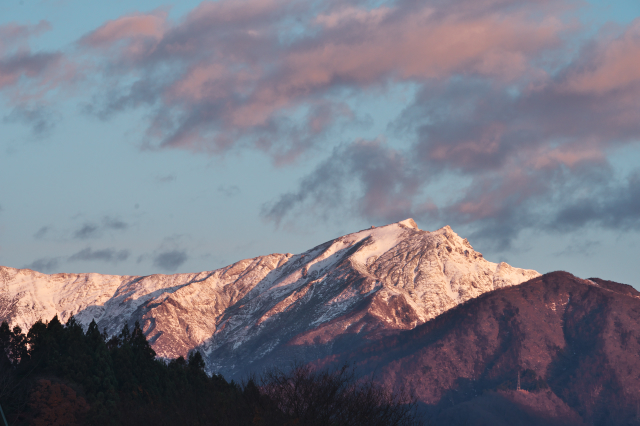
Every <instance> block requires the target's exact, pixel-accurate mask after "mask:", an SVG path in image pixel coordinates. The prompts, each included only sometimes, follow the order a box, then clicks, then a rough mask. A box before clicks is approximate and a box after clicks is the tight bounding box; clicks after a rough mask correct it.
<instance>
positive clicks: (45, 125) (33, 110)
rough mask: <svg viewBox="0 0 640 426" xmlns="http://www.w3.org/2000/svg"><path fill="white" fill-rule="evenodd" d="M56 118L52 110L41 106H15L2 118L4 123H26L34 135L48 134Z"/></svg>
mask: <svg viewBox="0 0 640 426" xmlns="http://www.w3.org/2000/svg"><path fill="white" fill-rule="evenodd" d="M58 120H59V118H58V117H57V116H56V114H54V113H53V111H51V110H50V109H49V108H46V107H43V106H34V107H27V106H16V107H14V108H13V109H12V110H11V112H10V113H9V114H8V115H5V116H4V117H3V119H2V121H3V122H4V123H22V124H26V125H27V126H29V127H30V128H31V132H32V133H33V134H34V135H35V136H46V135H48V134H49V133H50V132H51V131H52V130H53V128H54V127H55V125H56V122H57V121H58Z"/></svg>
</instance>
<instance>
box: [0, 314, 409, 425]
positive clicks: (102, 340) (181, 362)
mask: <svg viewBox="0 0 640 426" xmlns="http://www.w3.org/2000/svg"><path fill="white" fill-rule="evenodd" d="M0 349H2V350H1V351H0V406H1V407H2V409H3V411H4V414H5V416H6V418H7V422H8V423H9V424H10V425H38V426H44V425H85V424H86V425H140V424H154V425H176V424H180V425H230V426H231V425H233V426H235V425H265V426H270V425H278V426H281V425H300V426H301V425H311V426H316V425H318V426H320V425H323V426H324V425H335V426H338V425H355V426H358V425H380V426H382V425H384V426H387V425H398V426H400V425H403V426H404V425H417V424H419V421H418V419H417V417H416V405H415V401H413V400H411V399H410V398H408V397H407V396H406V395H404V394H402V393H400V394H394V393H392V392H389V391H388V390H386V389H384V388H383V387H380V386H378V385H376V384H375V382H374V381H373V380H371V379H368V380H363V379H360V378H358V376H357V375H356V372H355V370H354V369H353V368H350V367H349V366H347V365H345V366H342V367H341V368H338V369H333V370H317V369H314V368H311V367H309V366H307V365H303V364H297V365H293V366H291V367H290V368H288V369H281V368H276V367H274V368H272V369H270V370H267V371H265V372H263V373H262V374H261V375H259V376H253V377H250V378H248V379H247V380H245V381H244V382H242V383H236V382H234V381H231V382H228V381H227V380H225V378H224V377H222V376H221V375H217V374H214V375H208V374H206V372H205V363H204V359H203V358H202V355H201V354H200V353H199V352H197V351H192V352H191V353H190V354H189V355H188V357H187V358H186V359H185V358H184V357H180V358H177V359H174V360H171V361H168V362H167V361H166V360H162V359H158V358H157V357H156V353H155V352H154V350H153V349H152V348H151V346H150V345H149V342H148V341H147V339H146V337H145V335H144V333H143V331H142V329H141V327H140V325H139V324H138V323H137V322H136V323H135V325H134V326H133V328H132V329H131V328H130V327H129V326H128V325H127V324H125V325H124V327H123V328H122V331H121V332H120V333H119V334H118V335H115V336H107V334H106V333H105V332H104V331H103V332H100V331H99V329H98V326H97V324H96V323H95V321H92V322H91V324H89V326H88V327H87V329H86V331H85V330H84V329H83V327H82V326H81V325H80V324H79V323H78V322H77V321H76V320H75V319H74V318H73V317H72V318H70V319H69V321H68V322H67V323H66V324H62V323H61V322H60V320H59V319H58V317H57V316H56V317H54V318H53V319H52V320H51V321H49V322H42V321H38V322H37V323H35V324H34V325H33V326H32V327H31V328H30V330H29V331H28V332H27V333H26V334H25V333H23V331H22V330H21V329H20V327H14V328H13V329H11V328H10V327H9V325H8V324H7V322H3V323H2V324H1V325H0ZM1 421H2V420H0V422H1Z"/></svg>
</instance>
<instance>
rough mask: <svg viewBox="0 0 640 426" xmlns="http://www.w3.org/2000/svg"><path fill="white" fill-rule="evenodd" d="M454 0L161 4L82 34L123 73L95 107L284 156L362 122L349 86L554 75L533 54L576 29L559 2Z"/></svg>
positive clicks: (172, 140) (217, 148)
mask: <svg viewBox="0 0 640 426" xmlns="http://www.w3.org/2000/svg"><path fill="white" fill-rule="evenodd" d="M451 3H452V4H448V3H439V2H423V3H412V2H397V3H392V4H389V5H384V4H383V5H381V6H379V7H374V8H370V7H366V6H362V5H359V4H357V3H356V4H349V3H345V4H338V3H333V2H324V3H322V2H321V3H300V2H290V1H265V0H246V1H241V2H237V1H235V0H234V1H232V0H223V1H219V2H207V3H202V4H200V5H199V6H198V7H196V8H195V9H194V10H192V11H191V12H190V13H188V14H187V15H186V16H185V17H184V18H183V19H181V20H179V21H176V22H174V21H171V20H170V19H169V18H168V15H167V14H166V13H165V12H164V11H154V12H151V13H147V14H140V13H137V14H132V15H127V16H122V17H120V18H118V19H115V20H112V21H108V22H107V23H105V24H103V25H102V26H100V27H99V28H97V29H96V30H94V31H92V32H90V33H88V34H86V35H85V36H84V37H83V38H82V39H81V40H80V41H79V46H81V48H82V49H84V50H83V51H85V52H86V54H87V55H90V56H91V57H92V58H94V59H95V60H96V61H97V63H100V64H101V66H100V68H101V69H104V70H108V73H109V78H110V81H115V82H117V81H121V82H123V83H122V84H117V83H116V85H115V87H114V85H110V86H109V91H108V92H98V93H97V94H96V96H97V97H96V98H95V101H93V102H91V103H90V104H88V105H87V106H86V111H88V112H91V113H93V114H96V115H98V116H100V117H102V118H108V117H110V116H111V115H113V114H114V113H117V112H120V111H124V110H127V109H130V108H139V107H145V108H151V110H152V111H153V119H152V120H151V122H150V123H149V127H148V132H147V134H148V146H149V147H173V148H181V149H190V150H196V151H207V152H213V153H220V152H225V151H227V150H229V149H231V148H233V147H236V146H245V147H254V148H258V149H261V150H263V151H265V152H267V153H269V154H270V155H272V156H273V157H274V159H275V161H276V162H277V163H278V164H286V163H288V162H290V161H294V160H295V159H296V158H298V157H300V156H301V155H304V154H305V153H306V152H307V151H308V150H309V149H311V148H313V147H314V146H317V144H318V143H319V141H322V140H325V139H326V137H327V136H328V135H329V134H331V132H332V131H333V130H335V129H338V128H339V126H343V125H346V124H349V123H354V122H357V114H356V113H355V112H354V111H352V110H351V108H350V107H349V106H348V103H346V102H344V101H342V100H341V99H340V96H336V95H339V94H340V93H341V92H344V91H352V90H355V91H362V90H365V91H366V90H369V89H374V90H380V89H384V87H386V86H387V85H389V84H392V83H394V82H417V83H420V84H422V83H424V82H428V81H432V80H439V81H440V80H443V79H444V80H446V79H448V78H450V77H451V76H452V75H464V76H482V77H487V78H492V79H496V80H497V81H507V82H513V81H518V80H520V79H522V78H526V77H531V76H538V75H541V74H544V73H545V71H544V70H543V69H542V68H540V66H538V65H537V64H536V60H537V59H538V58H542V57H543V56H542V55H547V56H548V55H549V54H550V52H553V51H555V50H557V49H558V48H559V46H560V45H561V42H562V35H563V34H564V32H565V31H566V30H567V29H568V28H569V26H568V25H566V24H565V23H563V22H562V20H561V19H560V18H559V17H558V16H559V13H560V12H562V11H564V10H565V6H564V3H561V2H559V3H558V6H557V7H556V10H553V9H552V8H551V7H549V6H548V5H546V6H545V5H544V4H541V3H538V2H528V3H522V2H516V1H510V2H483V3H482V6H478V5H475V4H473V3H470V2H466V1H465V2H463V1H458V2H451ZM467 10H474V11H475V13H468V11H467ZM292 19H294V21H295V22H297V23H296V24H295V25H293V26H292ZM114 77H117V78H114ZM125 81H126V82H131V83H130V84H129V83H124V82H125ZM291 116H296V117H298V118H297V119H296V120H292V119H291V118H290V117H291Z"/></svg>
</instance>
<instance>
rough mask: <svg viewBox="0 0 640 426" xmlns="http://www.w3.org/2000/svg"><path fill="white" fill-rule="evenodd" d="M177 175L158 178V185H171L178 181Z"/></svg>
mask: <svg viewBox="0 0 640 426" xmlns="http://www.w3.org/2000/svg"><path fill="white" fill-rule="evenodd" d="M176 179H177V178H176V175H164V176H156V182H157V183H170V182H174V181H175V180H176Z"/></svg>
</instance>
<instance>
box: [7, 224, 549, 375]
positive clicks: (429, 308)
mask: <svg viewBox="0 0 640 426" xmlns="http://www.w3.org/2000/svg"><path fill="white" fill-rule="evenodd" d="M539 275H540V274H538V273H537V272H536V271H532V270H525V269H519V268H514V267H511V266H509V265H507V264H506V263H500V264H496V263H492V262H489V261H488V260H486V259H484V257H483V256H482V254H480V253H478V252H476V251H475V250H474V249H473V247H471V245H470V244H469V242H468V241H467V240H466V239H463V238H461V237H460V236H458V235H457V234H456V233H455V232H453V230H452V229H451V227H449V226H445V227H443V228H441V229H439V230H437V231H433V232H427V231H421V230H420V229H419V228H418V226H417V224H416V222H415V221H414V220H413V219H411V218H409V219H405V220H402V221H400V222H396V223H392V224H389V225H386V226H380V227H372V228H369V229H364V230H361V231H358V232H354V233H351V234H347V235H344V236H342V237H339V238H336V239H334V240H331V241H327V242H325V243H323V244H320V245H318V246H316V247H314V248H312V249H310V250H307V251H305V252H303V253H300V254H296V255H293V254H271V255H267V256H259V257H255V258H252V259H245V260H240V261H238V262H236V263H234V264H232V265H229V266H227V267H224V268H220V269H217V270H214V271H206V272H200V273H194V274H175V275H150V276H146V277H132V276H114V275H100V274H55V275H46V274H40V273H37V272H34V271H30V270H26V269H22V270H15V269H12V268H0V285H2V286H4V287H3V288H4V289H6V291H7V292H8V293H9V296H11V297H15V298H17V299H16V300H18V305H17V307H18V308H19V309H18V311H17V312H16V313H15V314H14V315H13V317H12V318H8V319H9V320H10V321H12V322H13V324H15V325H20V326H21V327H22V328H23V329H28V328H29V327H30V326H31V325H32V324H33V323H34V322H35V321H37V320H38V319H40V318H42V319H44V320H47V319H50V318H52V317H53V315H56V314H57V315H59V317H60V319H61V320H62V321H66V320H67V319H68V318H69V317H70V316H71V315H74V317H75V318H76V320H77V321H78V322H79V323H81V324H83V325H84V326H87V325H88V324H89V323H90V322H91V321H92V320H94V319H95V321H96V322H97V323H98V326H99V328H100V329H101V330H102V329H106V331H107V333H109V334H115V333H117V332H118V331H119V330H120V329H121V328H122V326H123V324H124V323H129V324H130V325H133V323H134V322H135V321H139V322H140V323H141V324H142V325H143V329H144V332H145V334H146V335H147V337H148V339H149V341H150V342H151V344H152V347H153V348H154V350H155V351H156V353H157V354H158V355H159V356H162V357H165V358H175V357H178V356H180V355H186V354H187V353H188V352H189V351H190V350H193V349H194V348H199V349H201V350H202V351H203V355H205V358H206V360H207V365H208V368H209V371H220V372H223V373H225V374H227V373H228V374H232V375H233V374H241V373H242V371H241V370H242V369H244V368H248V367H247V366H248V365H252V367H256V366H257V365H258V364H260V363H263V364H264V363H265V362H267V361H268V359H269V358H270V357H271V358H273V357H277V358H278V359H280V358H281V359H288V358H290V357H291V356H294V357H296V356H299V357H300V359H306V358H312V357H314V356H316V355H318V353H316V351H317V350H320V349H318V348H324V349H322V350H326V351H331V350H332V349H331V348H332V347H333V346H332V345H334V343H335V342H338V341H343V339H342V337H348V339H347V340H349V339H354V338H357V339H359V340H358V341H362V339H375V338H377V337H376V336H380V335H384V334H388V333H393V332H397V331H399V330H407V329H412V328H414V327H416V326H417V325H420V324H422V323H424V322H426V321H428V320H430V319H431V318H434V317H436V316H438V315H440V314H441V313H443V312H445V311H446V310H448V309H451V308H453V307H455V306H457V305H459V304H460V303H463V302H465V301H467V300H469V299H471V298H474V297H477V296H479V295H480V294H482V293H485V292H487V291H491V290H495V289H497V288H501V287H505V286H512V285H516V284H520V283H522V282H524V281H527V280H529V279H531V278H534V277H537V276H539ZM0 290H2V288H0ZM2 319H3V318H0V320H2ZM341 336H342V337H341ZM354 336H355V337H354ZM341 339H342V340H341ZM306 351H309V352H308V353H309V355H308V356H307V355H305V354H306V353H307V352H306Z"/></svg>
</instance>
